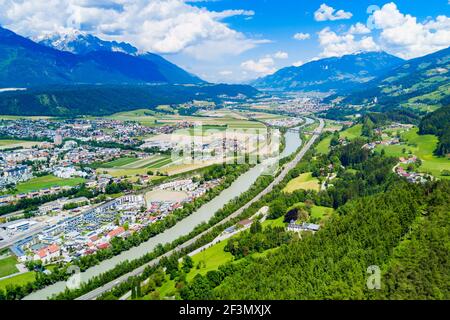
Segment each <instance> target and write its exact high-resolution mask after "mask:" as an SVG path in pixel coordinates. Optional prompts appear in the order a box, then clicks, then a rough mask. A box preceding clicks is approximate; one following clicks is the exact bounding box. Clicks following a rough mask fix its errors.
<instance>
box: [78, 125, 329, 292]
mask: <svg viewBox="0 0 450 320" xmlns="http://www.w3.org/2000/svg"><path fill="white" fill-rule="evenodd" d="M319 123H320V124H319V127H318V128H317V129H316V130H315V131H314V135H313V136H312V137H311V139H310V140H309V141H308V142H307V144H306V145H304V146H303V148H302V149H301V150H300V152H299V153H298V154H297V155H296V156H295V158H294V159H293V160H292V161H291V162H289V163H288V164H286V165H285V166H284V167H283V168H282V171H281V173H280V174H279V175H278V176H277V177H276V178H275V179H274V180H273V181H272V183H271V184H270V185H269V186H267V187H266V188H265V189H264V190H263V191H261V192H260V193H259V194H258V195H257V196H255V197H254V198H253V199H252V200H250V201H249V202H247V203H246V204H245V205H244V206H243V207H241V208H240V209H238V210H237V211H235V212H234V213H232V214H231V215H229V216H228V217H226V218H225V219H223V220H222V221H220V222H218V223H217V224H215V225H214V226H212V227H211V228H209V229H208V230H206V231H204V232H202V233H200V234H198V235H197V236H195V237H194V238H192V239H190V240H188V241H186V242H184V243H182V244H180V245H179V246H177V247H175V248H174V249H172V250H170V251H168V252H166V253H165V254H163V255H162V256H160V257H158V258H156V259H154V260H152V261H150V262H148V263H147V264H145V265H143V266H141V267H139V268H137V269H135V270H133V271H131V272H129V273H127V274H124V275H123V276H121V277H119V278H117V279H115V280H113V281H111V282H109V283H107V284H105V285H104V286H102V287H99V288H97V289H95V290H93V291H91V292H88V293H86V294H85V295H82V296H80V297H78V298H77V299H76V300H95V299H96V298H97V297H99V296H100V295H102V294H103V293H105V292H107V291H109V290H111V289H112V288H114V287H115V286H117V285H119V284H120V283H122V282H125V281H127V280H128V278H130V277H135V276H138V275H140V274H141V273H143V271H144V269H145V268H146V267H147V266H154V265H156V264H158V262H159V261H160V259H161V258H162V257H168V256H170V255H172V254H173V253H175V252H178V251H180V250H182V249H183V248H185V247H188V246H190V245H191V244H193V243H195V242H196V241H197V240H198V239H200V238H201V237H202V236H204V235H205V234H207V233H208V232H210V231H211V230H212V229H213V228H215V227H217V226H220V225H222V224H224V223H226V222H228V221H230V220H231V219H234V218H236V217H238V216H239V215H241V214H242V212H243V211H244V210H245V209H247V208H249V207H250V206H251V205H252V204H253V203H255V202H257V201H259V200H260V199H261V198H262V197H263V196H265V195H266V194H268V193H269V192H271V191H272V190H273V188H274V187H275V186H276V185H277V184H279V183H280V182H281V181H282V180H283V179H284V178H285V177H286V175H287V174H288V173H289V171H290V170H291V169H293V168H294V167H295V166H296V165H297V164H298V163H299V162H300V161H301V159H302V158H303V157H304V155H305V153H306V152H307V151H308V150H309V149H310V148H311V146H312V145H313V144H314V142H315V141H316V140H317V138H318V137H319V136H320V134H321V133H322V130H323V128H324V125H325V124H324V121H323V120H322V119H319Z"/></svg>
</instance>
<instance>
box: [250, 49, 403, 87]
mask: <svg viewBox="0 0 450 320" xmlns="http://www.w3.org/2000/svg"><path fill="white" fill-rule="evenodd" d="M403 62H404V60H402V59H400V58H397V57H395V56H393V55H390V54H388V53H386V52H362V53H357V54H350V55H344V56H342V57H332V58H325V59H321V60H316V61H311V62H308V63H306V64H304V65H302V66H299V67H287V68H283V69H280V70H279V71H277V72H275V73H274V74H272V75H268V76H266V77H263V78H260V79H257V80H256V81H254V82H252V83H251V84H252V85H253V86H255V87H257V88H260V89H274V90H283V91H320V92H339V91H342V90H348V89H351V88H353V87H354V86H355V85H358V84H361V83H367V82H369V81H370V80H373V79H374V78H376V77H378V76H380V75H382V74H384V73H386V72H387V71H389V70H391V69H392V68H394V67H396V66H399V65H401V64H402V63H403Z"/></svg>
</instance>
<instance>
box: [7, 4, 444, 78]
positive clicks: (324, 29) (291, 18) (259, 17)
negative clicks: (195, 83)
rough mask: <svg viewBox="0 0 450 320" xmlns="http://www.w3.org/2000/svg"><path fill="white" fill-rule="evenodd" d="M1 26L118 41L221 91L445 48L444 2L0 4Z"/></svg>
mask: <svg viewBox="0 0 450 320" xmlns="http://www.w3.org/2000/svg"><path fill="white" fill-rule="evenodd" d="M368 8H371V10H370V12H369V13H368V12H367V11H368ZM0 24H1V25H3V26H4V27H7V28H9V29H12V30H13V31H15V32H17V33H19V34H22V35H25V36H29V37H31V38H39V37H42V36H45V35H46V34H49V33H54V32H58V33H69V34H70V33H71V32H73V30H80V31H83V32H86V33H92V34H94V35H97V36H98V37H100V38H102V39H105V40H117V41H126V42H129V43H131V44H133V45H134V46H136V47H137V48H138V49H139V50H140V51H141V52H146V51H151V52H155V53H158V54H161V55H163V56H164V57H166V58H167V59H169V60H170V61H173V62H175V63H177V64H178V65H180V66H182V67H184V68H185V69H187V70H189V71H191V72H193V73H195V74H197V75H199V76H200V77H202V78H204V79H206V80H209V81H213V82H229V83H240V82H246V81H249V80H251V79H255V78H257V77H261V76H264V75H267V74H270V73H273V72H274V71H276V70H277V69H279V68H282V67H286V66H291V65H296V66H298V65H301V64H303V63H306V62H309V61H311V60H314V59H320V58H325V57H330V56H340V55H343V54H350V53H353V52H357V51H373V50H384V51H387V52H389V53H391V54H394V55H396V56H399V57H402V58H405V59H410V58H415V57H418V56H422V55H425V54H428V53H431V52H434V51H437V50H440V49H443V48H446V47H448V46H449V45H450V5H449V0H393V1H392V0H391V1H377V0H370V1H369V0H192V1H188V0H50V2H44V1H41V0H0ZM295 35H296V36H295Z"/></svg>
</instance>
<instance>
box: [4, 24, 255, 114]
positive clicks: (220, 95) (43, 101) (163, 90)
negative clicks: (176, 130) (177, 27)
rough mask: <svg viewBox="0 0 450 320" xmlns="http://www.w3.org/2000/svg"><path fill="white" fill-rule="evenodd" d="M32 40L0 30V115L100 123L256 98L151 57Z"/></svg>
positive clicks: (115, 47)
mask: <svg viewBox="0 0 450 320" xmlns="http://www.w3.org/2000/svg"><path fill="white" fill-rule="evenodd" d="M34 40H35V41H33V40H31V39H28V38H25V37H22V36H20V35H18V34H16V33H14V32H12V31H10V30H7V29H4V28H1V27H0V114H5V115H50V116H69V117H70V116H78V115H107V114H112V113H115V112H119V111H126V110H133V109H140V108H150V109H151V108H155V107H157V106H158V105H160V104H178V103H185V102H189V101H192V100H209V101H214V102H216V103H220V102H221V101H222V100H223V99H233V97H234V98H236V99H238V100H239V99H242V98H246V97H254V96H256V95H258V94H259V91H258V90H256V89H255V88H253V87H251V86H248V85H227V84H210V83H207V82H205V81H203V80H202V79H200V78H198V77H197V76H195V75H192V74H190V73H189V72H187V71H185V70H183V69H182V68H180V67H178V66H177V65H175V64H173V63H171V62H169V61H167V60H166V59H164V58H163V57H161V56H159V55H157V54H153V53H149V52H147V53H140V52H138V50H137V49H136V48H135V47H133V46H132V45H130V44H127V43H118V42H114V41H112V42H109V41H104V40H101V39H99V38H97V37H95V36H93V35H89V34H86V33H83V32H73V33H71V34H51V35H48V36H45V37H42V38H38V39H34ZM36 41H38V42H36ZM2 88H3V89H2ZM17 89H20V90H17Z"/></svg>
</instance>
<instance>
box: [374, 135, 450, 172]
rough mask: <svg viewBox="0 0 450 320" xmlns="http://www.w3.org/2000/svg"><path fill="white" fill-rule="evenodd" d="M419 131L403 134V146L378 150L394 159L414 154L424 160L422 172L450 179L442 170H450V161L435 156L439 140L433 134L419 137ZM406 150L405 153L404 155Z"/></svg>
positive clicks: (385, 147) (381, 147) (380, 147)
mask: <svg viewBox="0 0 450 320" xmlns="http://www.w3.org/2000/svg"><path fill="white" fill-rule="evenodd" d="M418 131H419V129H418V128H416V127H414V128H413V129H411V130H409V131H406V132H403V133H402V134H401V137H402V138H403V139H404V140H405V144H403V145H392V146H377V148H376V150H378V151H381V150H384V151H385V152H386V155H389V156H393V157H402V156H407V155H408V154H413V155H416V156H417V157H419V158H420V159H421V160H422V165H421V166H420V168H419V169H420V171H421V172H429V173H431V174H432V175H433V176H435V177H438V178H447V179H448V178H449V177H445V176H442V175H441V172H442V170H450V159H449V158H444V157H437V156H435V155H434V154H433V151H434V150H435V149H436V146H437V143H438V138H437V137H436V136H434V135H431V134H426V135H419V134H418ZM403 150H405V153H403Z"/></svg>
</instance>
